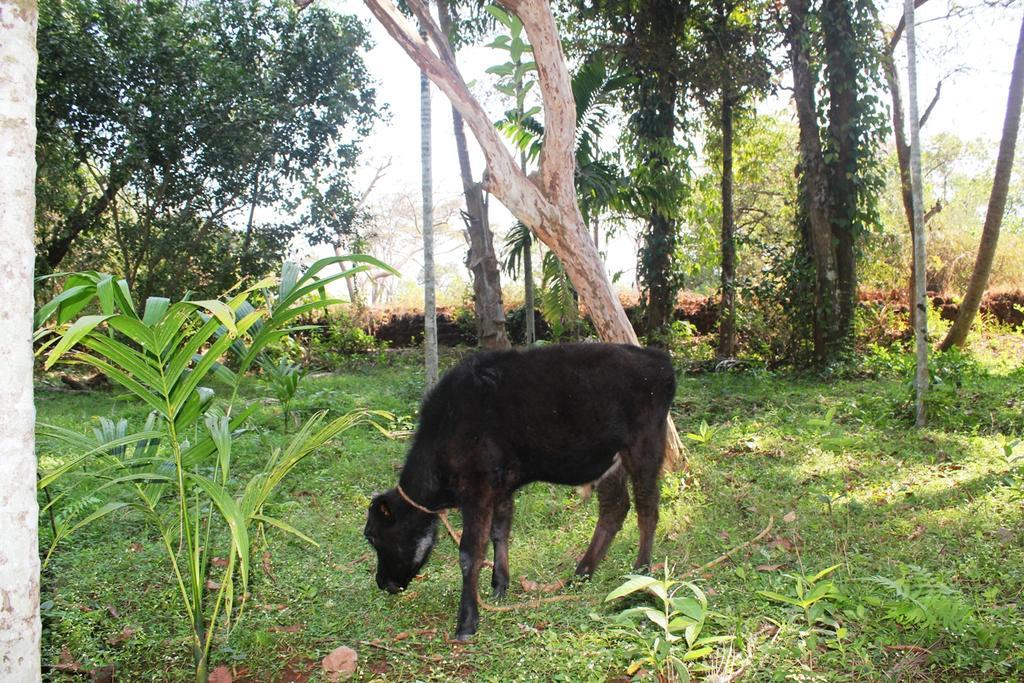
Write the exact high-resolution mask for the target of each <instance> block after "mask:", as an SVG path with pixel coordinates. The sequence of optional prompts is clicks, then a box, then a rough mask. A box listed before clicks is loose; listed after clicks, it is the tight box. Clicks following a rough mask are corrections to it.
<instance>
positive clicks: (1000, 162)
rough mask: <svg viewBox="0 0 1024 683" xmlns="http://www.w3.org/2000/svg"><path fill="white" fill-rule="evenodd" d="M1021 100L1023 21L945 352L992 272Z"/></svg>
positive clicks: (963, 335)
mask: <svg viewBox="0 0 1024 683" xmlns="http://www.w3.org/2000/svg"><path fill="white" fill-rule="evenodd" d="M1022 98H1024V21H1022V23H1021V27H1020V35H1019V37H1018V38H1017V51H1016V53H1015V54H1014V57H1013V74H1012V75H1011V76H1010V89H1009V94H1008V95H1007V99H1006V118H1005V119H1004V120H1003V137H1002V139H1001V140H1000V141H999V156H998V157H997V158H996V170H995V175H994V177H993V179H992V192H991V194H989V198H988V210H987V211H986V212H985V226H984V227H983V228H982V231H981V244H980V245H979V246H978V257H977V259H976V260H975V261H974V270H973V271H971V279H970V281H969V282H968V283H967V291H966V292H965V293H964V300H963V302H962V303H961V304H960V311H959V312H958V313H957V316H956V320H955V321H953V326H952V327H950V328H949V332H947V333H946V338H945V339H943V340H942V343H941V344H940V345H939V350H941V351H945V350H947V349H949V348H951V347H953V346H963V345H964V342H965V341H967V332H968V331H969V330H970V329H971V323H972V322H974V317H975V316H976V315H977V314H978V308H979V306H981V297H982V295H983V294H984V293H985V287H987V286H988V277H989V275H990V274H991V273H992V261H993V259H994V258H995V255H996V245H997V244H998V243H999V228H1000V227H1001V226H1002V223H1003V213H1004V212H1005V210H1006V195H1007V192H1008V190H1009V187H1010V175H1011V174H1012V173H1013V157H1014V153H1015V151H1016V147H1017V131H1018V129H1019V128H1020V110H1021V100H1022Z"/></svg>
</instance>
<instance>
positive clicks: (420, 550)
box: [412, 529, 434, 565]
mask: <svg viewBox="0 0 1024 683" xmlns="http://www.w3.org/2000/svg"><path fill="white" fill-rule="evenodd" d="M433 544H434V530H433V529H428V530H427V532H426V533H425V534H424V535H423V537H422V538H420V540H419V541H418V542H417V543H416V554H415V555H414V556H413V559H412V563H413V564H415V565H419V564H420V563H421V562H423V558H424V557H426V556H427V551H429V550H430V547H431V546H432V545H433Z"/></svg>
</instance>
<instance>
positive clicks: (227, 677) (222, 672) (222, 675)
mask: <svg viewBox="0 0 1024 683" xmlns="http://www.w3.org/2000/svg"><path fill="white" fill-rule="evenodd" d="M208 680H209V682H210V683H231V681H232V680H233V677H232V676H231V669H229V668H228V667H226V666H224V665H223V664H221V665H220V666H218V667H216V668H214V670H213V671H211V672H210V677H209V679H208Z"/></svg>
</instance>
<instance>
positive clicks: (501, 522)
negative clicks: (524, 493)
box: [491, 496, 513, 598]
mask: <svg viewBox="0 0 1024 683" xmlns="http://www.w3.org/2000/svg"><path fill="white" fill-rule="evenodd" d="M512 509H513V502H512V496H509V497H508V498H503V499H501V500H499V501H498V502H497V503H496V504H495V506H494V517H493V518H492V519H491V542H492V543H493V544H494V573H493V574H492V575H491V588H493V589H494V597H495V598H503V597H505V591H506V590H508V582H509V574H508V535H509V530H510V529H511V528H512Z"/></svg>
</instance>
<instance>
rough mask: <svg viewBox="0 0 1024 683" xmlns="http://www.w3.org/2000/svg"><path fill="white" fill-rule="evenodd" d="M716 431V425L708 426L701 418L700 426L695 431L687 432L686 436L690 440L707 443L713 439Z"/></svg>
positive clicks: (717, 430) (717, 429)
mask: <svg viewBox="0 0 1024 683" xmlns="http://www.w3.org/2000/svg"><path fill="white" fill-rule="evenodd" d="M718 432H719V428H718V427H710V426H708V423H707V422H706V421H704V420H701V421H700V427H698V428H697V431H696V432H687V434H686V438H687V439H689V440H690V441H696V442H697V443H700V444H705V445H707V444H709V443H711V442H712V441H713V440H714V438H715V436H716V435H717V434H718Z"/></svg>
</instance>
